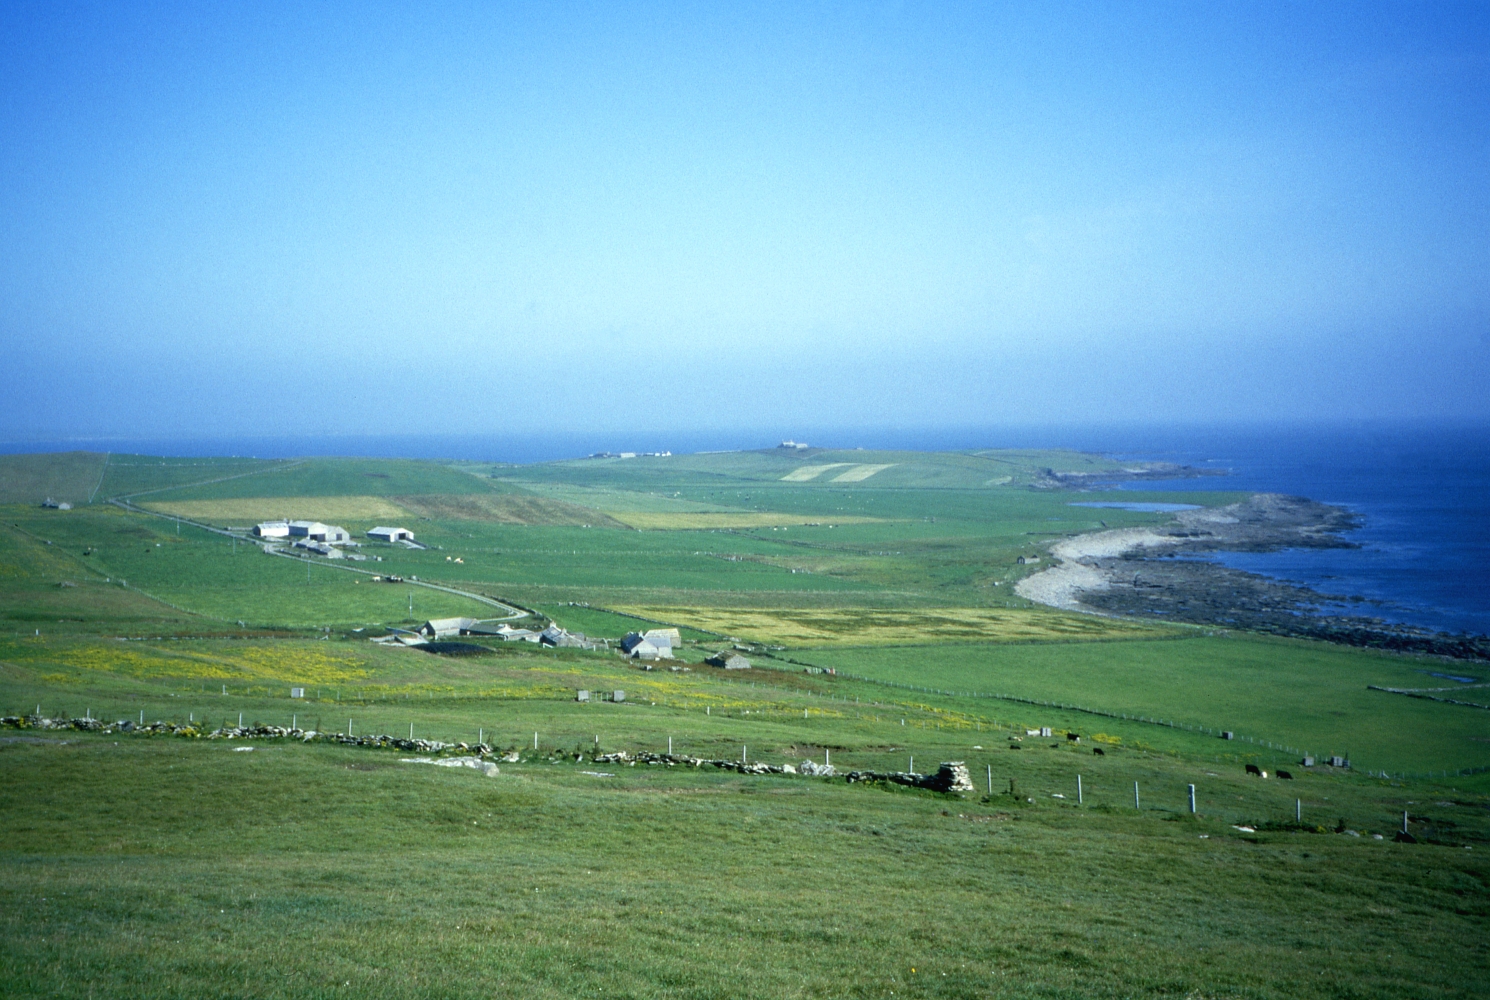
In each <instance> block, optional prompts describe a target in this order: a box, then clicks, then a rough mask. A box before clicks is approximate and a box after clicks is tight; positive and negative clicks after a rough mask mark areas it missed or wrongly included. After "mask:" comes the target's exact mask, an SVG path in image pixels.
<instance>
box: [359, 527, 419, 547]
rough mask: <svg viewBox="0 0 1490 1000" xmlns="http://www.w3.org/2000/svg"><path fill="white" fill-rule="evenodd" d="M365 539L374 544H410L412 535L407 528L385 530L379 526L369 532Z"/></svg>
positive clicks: (412, 538)
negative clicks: (369, 539) (370, 540)
mask: <svg viewBox="0 0 1490 1000" xmlns="http://www.w3.org/2000/svg"><path fill="white" fill-rule="evenodd" d="M367 537H368V538H371V539H372V540H373V541H375V542H389V543H392V542H412V541H413V540H414V533H413V532H412V531H410V530H409V529H408V528H385V527H382V526H381V525H380V526H378V527H376V528H373V529H372V530H371V531H369V532H368V533H367Z"/></svg>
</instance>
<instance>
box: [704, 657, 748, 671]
mask: <svg viewBox="0 0 1490 1000" xmlns="http://www.w3.org/2000/svg"><path fill="white" fill-rule="evenodd" d="M704 662H705V663H707V664H708V665H709V666H711V667H720V668H722V669H724V670H749V669H750V661H749V660H747V659H745V657H743V656H741V655H740V654H739V653H715V654H714V655H713V656H711V657H709V658H708V659H707V660H705V661H704Z"/></svg>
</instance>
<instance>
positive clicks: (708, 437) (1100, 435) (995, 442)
mask: <svg viewBox="0 0 1490 1000" xmlns="http://www.w3.org/2000/svg"><path fill="white" fill-rule="evenodd" d="M1435 432H1439V433H1442V432H1448V433H1455V434H1463V433H1475V432H1480V433H1484V434H1486V438H1487V440H1490V419H1485V418H1479V419H1475V418H1441V417H1439V418H1433V417H1414V418H1377V419H1371V420H1365V419H1339V420H1329V421H1320V420H1281V419H1280V420H1266V421H1265V420H1236V421H1198V420H1197V421H1191V422H1186V423H1180V422H1176V421H1116V420H1114V421H1104V422H1081V423H1077V422H1070V423H1052V422H1024V423H1013V422H1005V423H997V424H994V423H990V424H967V423H962V424H951V423H949V424H939V425H931V424H928V425H923V426H904V425H902V426H887V425H879V426H874V425H861V426H852V427H850V426H839V427H833V426H830V425H820V426H818V427H817V428H813V427H797V428H795V429H789V430H788V429H782V428H780V427H777V428H768V427H751V428H747V427H741V428H734V429H673V430H642V429H628V430H607V429H592V430H555V431H548V432H535V431H508V432H499V431H484V432H460V433H451V432H422V433H401V434H389V433H369V432H345V431H341V432H321V433H317V432H302V433H278V434H198V435H181V436H176V435H149V434H140V435H123V434H114V435H100V434H73V435H40V434H35V435H17V436H13V437H12V436H5V435H0V454H13V455H15V454H44V453H53V452H68V451H91V452H101V453H106V454H130V455H150V456H155V457H172V458H186V457H199V458H229V457H239V458H262V459H288V458H381V459H415V460H426V461H432V460H451V461H489V462H508V463H512V464H527V463H532V462H545V461H560V460H564V459H572V458H583V457H588V456H589V455H592V454H597V453H602V452H611V453H619V452H658V451H670V452H672V453H674V454H676V455H697V454H705V453H710V452H713V453H723V452H738V451H756V450H769V449H772V448H774V447H776V446H778V445H779V443H780V442H783V441H786V440H792V441H803V440H804V439H805V442H806V443H807V444H808V445H809V446H810V447H812V448H822V449H824V450H832V451H852V450H856V449H864V450H870V451H970V450H976V449H984V448H988V449H997V448H1010V449H1020V450H1024V449H1029V450H1040V449H1069V450H1078V451H1093V452H1103V453H1112V452H1126V453H1134V452H1145V451H1162V450H1168V449H1170V448H1173V447H1175V446H1176V445H1180V444H1181V442H1180V441H1177V440H1175V439H1176V438H1180V439H1189V440H1188V441H1186V442H1185V443H1187V444H1194V443H1195V441H1194V439H1195V438H1197V437H1199V438H1203V437H1207V436H1219V437H1230V436H1237V435H1240V436H1251V435H1273V434H1324V435H1342V434H1343V435H1353V434H1354V435H1370V434H1373V433H1399V434H1400V433H1407V434H1414V433H1417V434H1422V433H1435ZM1135 439H1142V440H1135ZM818 442H827V443H818ZM498 455H502V456H504V457H497V456H498Z"/></svg>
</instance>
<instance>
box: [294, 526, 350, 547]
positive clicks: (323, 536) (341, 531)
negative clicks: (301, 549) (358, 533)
mask: <svg viewBox="0 0 1490 1000" xmlns="http://www.w3.org/2000/svg"><path fill="white" fill-rule="evenodd" d="M290 537H291V538H313V539H315V540H316V541H318V542H327V543H329V544H332V545H335V544H337V543H341V542H350V541H351V540H352V536H351V535H350V534H349V533H348V532H347V529H346V528H343V527H340V526H339V525H335V524H322V523H321V522H320V521H291V522H290Z"/></svg>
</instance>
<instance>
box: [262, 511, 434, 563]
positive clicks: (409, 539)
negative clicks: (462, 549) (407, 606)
mask: <svg viewBox="0 0 1490 1000" xmlns="http://www.w3.org/2000/svg"><path fill="white" fill-rule="evenodd" d="M253 534H254V536H255V537H256V538H262V539H264V540H265V541H266V542H274V541H278V540H280V539H291V538H293V539H295V541H294V542H293V543H292V544H293V545H294V547H295V548H297V549H304V550H306V551H307V552H309V553H313V554H315V555H318V556H325V557H326V558H328V559H344V558H346V553H345V552H343V551H342V549H343V548H356V547H357V546H359V545H360V544H361V543H360V542H355V541H353V540H352V534H351V532H349V531H347V529H346V528H343V527H342V526H341V525H338V524H323V523H322V522H320V521H290V520H281V521H261V522H260V523H259V524H256V525H254V529H253ZM367 537H368V538H370V539H372V540H373V541H375V542H387V543H389V544H399V545H403V546H405V547H407V548H411V549H422V548H424V546H422V545H420V544H419V543H418V542H416V541H414V533H413V532H412V531H410V530H409V529H408V528H388V527H383V526H379V527H376V528H373V529H371V530H369V531H368V532H367ZM353 558H361V557H359V556H354V557H353Z"/></svg>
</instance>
